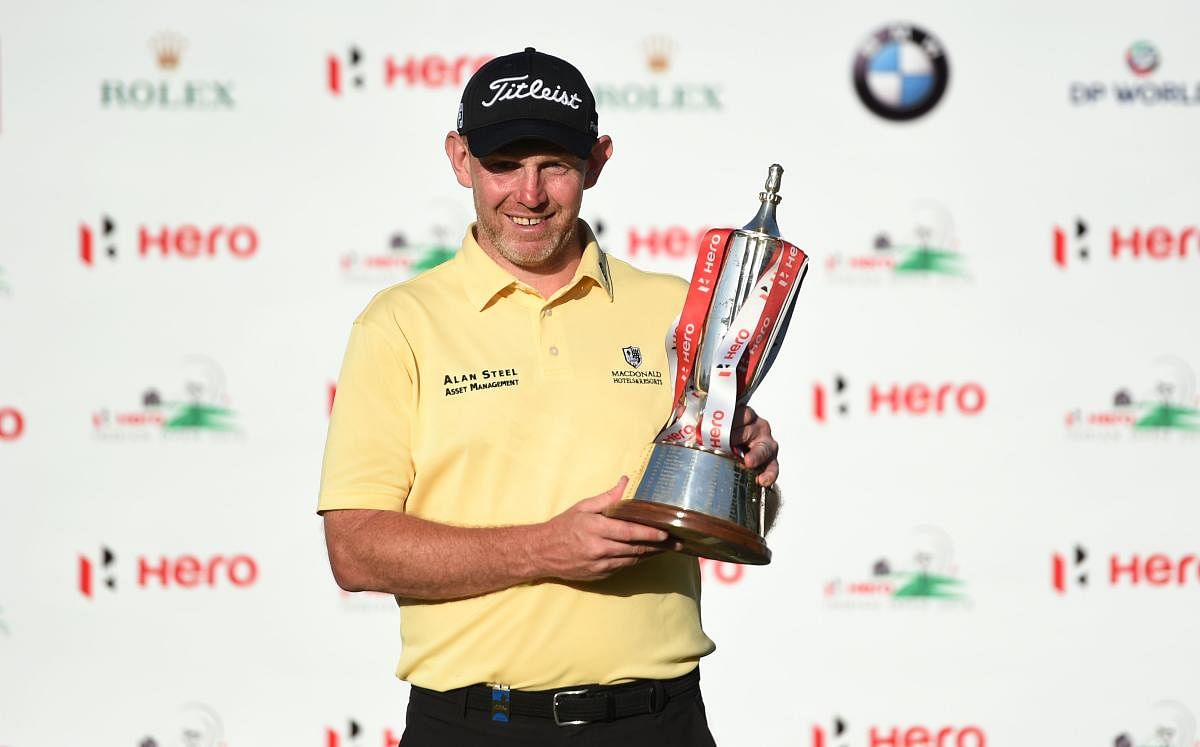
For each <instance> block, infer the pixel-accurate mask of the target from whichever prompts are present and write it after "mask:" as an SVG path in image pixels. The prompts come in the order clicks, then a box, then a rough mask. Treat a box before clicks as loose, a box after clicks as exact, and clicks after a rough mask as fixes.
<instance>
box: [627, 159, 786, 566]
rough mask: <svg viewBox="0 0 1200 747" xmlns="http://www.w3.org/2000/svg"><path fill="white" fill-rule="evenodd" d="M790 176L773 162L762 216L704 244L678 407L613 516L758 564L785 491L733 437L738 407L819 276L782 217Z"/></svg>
mask: <svg viewBox="0 0 1200 747" xmlns="http://www.w3.org/2000/svg"><path fill="white" fill-rule="evenodd" d="M782 177H783V168H782V167H781V166H779V165H778V164H774V165H772V166H771V167H770V170H769V172H768V175H767V182H766V188H765V190H764V191H763V192H761V193H759V200H760V202H761V205H760V206H759V209H758V213H757V214H756V215H755V216H754V218H753V219H752V220H751V221H750V222H749V223H747V224H746V225H745V226H744V227H743V228H741V229H738V230H732V229H717V230H714V231H710V232H708V234H706V235H705V237H704V239H703V240H702V243H701V246H700V255H699V256H698V258H697V263H696V271H695V273H694V274H693V278H692V286H691V289H690V291H689V293H688V300H687V303H686V304H685V306H684V312H683V314H682V315H681V317H680V321H679V326H678V329H677V330H676V335H675V341H676V344H675V354H676V358H677V361H676V364H675V367H674V368H675V373H676V374H677V375H676V382H675V383H676V402H675V407H674V410H673V412H672V414H671V418H670V420H669V422H668V423H667V425H666V426H664V428H663V429H662V431H661V432H660V433H659V435H658V437H657V438H656V439H655V441H654V442H653V443H652V444H651V445H650V446H649V447H648V448H647V450H646V454H645V457H644V459H643V464H642V469H641V473H640V475H639V476H638V477H636V478H635V479H632V480H631V481H630V484H629V487H628V488H627V489H626V493H625V496H624V497H625V500H623V501H621V502H620V503H619V504H617V505H615V506H614V507H612V508H611V509H609V511H608V512H607V513H608V515H609V516H614V517H616V518H621V519H626V520H629V521H636V522H639V523H642V524H648V525H650V526H655V527H658V528H660V529H664V530H666V531H667V532H669V533H670V534H671V535H672V537H674V538H675V539H676V540H678V541H680V542H681V543H682V544H683V548H684V552H688V553H691V554H693V555H699V556H701V557H707V558H714V559H717V560H724V561H730V562H735V563H750V564H754V565H764V564H766V563H769V562H770V561H771V551H770V550H769V549H768V548H767V544H766V541H765V540H764V535H765V534H766V530H767V528H768V527H769V526H770V519H772V514H773V511H774V510H775V508H776V507H777V506H778V502H779V496H778V493H777V491H776V489H775V488H774V487H771V488H763V487H761V486H760V485H758V483H757V481H756V480H757V477H758V470H753V469H749V468H747V467H745V466H744V465H743V464H742V461H741V457H740V455H739V454H737V453H736V452H735V450H734V449H733V448H731V447H730V446H729V444H728V431H729V430H730V429H731V426H732V422H733V409H734V407H735V406H736V405H744V404H745V403H746V402H747V401H748V400H749V399H750V395H752V394H753V393H754V390H755V389H757V388H758V386H759V384H760V383H762V379H763V376H765V375H766V373H767V370H768V369H770V367H771V365H772V364H773V363H774V361H775V356H776V354H777V353H778V351H779V345H780V343H782V341H783V337H784V334H785V333H786V331H787V327H788V324H789V322H790V321H791V315H792V309H793V308H794V307H795V303H796V292H797V291H798V290H799V288H800V284H801V281H802V280H803V279H804V274H805V272H806V271H807V269H808V257H807V256H806V255H805V254H804V252H802V251H800V250H799V249H798V248H796V247H795V246H794V245H792V244H790V243H788V242H787V241H785V240H783V239H782V238H781V237H780V235H779V226H778V225H777V224H776V222H775V208H776V206H777V205H778V204H779V202H780V196H779V186H780V182H781V180H782ZM698 330H702V333H701V334H699V335H698V337H697V336H696V335H695V334H694V332H696V331H698Z"/></svg>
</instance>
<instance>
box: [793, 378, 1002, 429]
mask: <svg viewBox="0 0 1200 747" xmlns="http://www.w3.org/2000/svg"><path fill="white" fill-rule="evenodd" d="M863 392H865V394H866V396H865V397H863V396H862V394H861V393H863ZM986 406H987V391H986V390H985V389H984V387H983V385H982V384H980V383H978V382H974V381H968V382H937V381H929V382H921V381H916V382H910V383H904V382H891V383H886V384H885V383H882V382H871V383H870V384H868V385H867V387H866V388H865V389H863V388H862V387H859V388H857V389H856V388H854V387H852V386H851V385H850V380H849V379H848V378H847V377H846V376H844V375H842V374H840V373H838V374H834V375H833V376H832V377H830V379H829V380H828V381H827V382H815V383H814V384H813V388H812V416H813V419H814V420H816V421H817V422H818V423H830V422H834V421H840V420H843V419H848V418H853V417H863V416H866V417H871V418H874V417H885V416H916V417H922V416H926V415H929V416H933V417H958V416H965V417H974V416H976V415H979V413H981V412H983V410H984V409H985V407H986Z"/></svg>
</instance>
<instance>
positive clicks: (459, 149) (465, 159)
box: [446, 130, 471, 188]
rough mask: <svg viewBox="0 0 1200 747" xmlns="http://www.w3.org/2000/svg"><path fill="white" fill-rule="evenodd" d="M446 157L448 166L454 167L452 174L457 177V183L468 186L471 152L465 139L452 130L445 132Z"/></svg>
mask: <svg viewBox="0 0 1200 747" xmlns="http://www.w3.org/2000/svg"><path fill="white" fill-rule="evenodd" d="M446 157H447V158H449V159H450V168H452V169H454V176H455V178H456V179H458V183H459V184H461V185H463V186H464V187H467V188H470V186H471V169H470V166H469V164H470V160H471V152H470V151H469V150H467V139H466V138H464V137H463V136H462V135H459V134H458V133H457V132H455V131H454V130H451V131H450V132H447V133H446Z"/></svg>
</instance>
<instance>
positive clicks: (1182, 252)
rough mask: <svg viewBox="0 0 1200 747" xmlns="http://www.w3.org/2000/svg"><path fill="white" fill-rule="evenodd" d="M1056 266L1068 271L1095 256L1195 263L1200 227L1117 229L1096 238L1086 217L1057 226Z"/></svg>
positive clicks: (1054, 236)
mask: <svg viewBox="0 0 1200 747" xmlns="http://www.w3.org/2000/svg"><path fill="white" fill-rule="evenodd" d="M1052 250H1053V257H1054V264H1056V265H1058V266H1059V267H1061V268H1063V269H1066V268H1067V266H1068V265H1069V264H1071V263H1077V264H1078V263H1087V262H1089V261H1090V260H1091V259H1093V258H1094V257H1107V258H1108V259H1109V260H1110V261H1113V262H1122V263H1124V262H1138V261H1141V260H1151V261H1152V262H1151V263H1153V262H1179V261H1194V260H1192V259H1191V258H1192V257H1196V258H1200V226H1188V225H1184V226H1182V227H1179V228H1171V227H1169V226H1164V225H1157V226H1133V227H1128V226H1124V227H1122V226H1113V227H1111V228H1110V229H1109V230H1108V232H1107V234H1106V235H1105V234H1101V235H1100V236H1096V235H1095V233H1094V232H1093V231H1092V227H1091V225H1090V224H1089V223H1088V222H1087V221H1086V220H1084V219H1083V218H1079V217H1077V218H1076V219H1075V220H1074V222H1072V223H1070V224H1067V225H1061V226H1055V227H1054V231H1053V243H1052Z"/></svg>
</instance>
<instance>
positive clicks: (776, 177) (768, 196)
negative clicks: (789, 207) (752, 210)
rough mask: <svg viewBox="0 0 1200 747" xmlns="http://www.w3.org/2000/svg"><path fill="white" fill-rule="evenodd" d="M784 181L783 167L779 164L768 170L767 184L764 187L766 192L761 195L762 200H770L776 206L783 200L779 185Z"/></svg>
mask: <svg viewBox="0 0 1200 747" xmlns="http://www.w3.org/2000/svg"><path fill="white" fill-rule="evenodd" d="M782 181H783V167H782V166H780V165H779V164H777V163H773V164H771V168H769V169H767V183H766V184H765V185H764V187H765V189H766V192H763V193H762V194H761V195H759V197H758V198H759V199H760V200H770V201H771V202H773V203H775V204H776V205H778V204H779V201H780V200H781V199H783V198H781V197H780V196H779V183H780V182H782Z"/></svg>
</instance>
